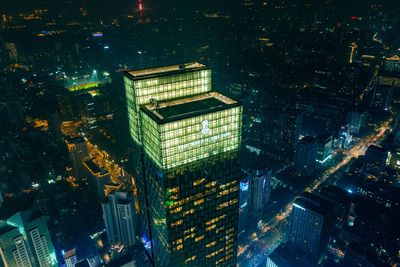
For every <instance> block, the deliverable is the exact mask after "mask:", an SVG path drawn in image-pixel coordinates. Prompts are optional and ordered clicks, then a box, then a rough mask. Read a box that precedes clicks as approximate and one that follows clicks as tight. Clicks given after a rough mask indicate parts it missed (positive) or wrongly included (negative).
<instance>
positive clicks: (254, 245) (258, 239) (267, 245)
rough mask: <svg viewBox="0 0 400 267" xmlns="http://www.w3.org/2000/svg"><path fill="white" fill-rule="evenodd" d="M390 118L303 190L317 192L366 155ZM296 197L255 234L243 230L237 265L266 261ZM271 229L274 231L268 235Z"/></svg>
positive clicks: (279, 238) (247, 266) (283, 232)
mask: <svg viewBox="0 0 400 267" xmlns="http://www.w3.org/2000/svg"><path fill="white" fill-rule="evenodd" d="M391 121H392V119H388V120H387V121H384V122H383V123H382V124H381V125H380V126H379V127H378V128H377V129H376V130H375V133H374V134H371V135H368V136H366V137H364V138H361V139H359V140H358V141H357V142H356V143H355V144H354V145H353V146H352V147H351V148H350V149H348V150H344V151H342V153H343V154H344V155H345V157H344V158H343V159H342V160H341V161H340V162H338V163H337V164H336V165H335V166H332V167H330V168H328V169H327V170H326V171H324V172H323V173H322V175H321V176H320V177H319V178H318V179H316V180H315V181H314V182H313V183H312V184H311V185H310V186H309V187H307V188H306V191H310V192H314V191H317V190H318V189H319V188H320V186H321V185H323V184H326V183H327V182H329V180H330V178H332V177H334V175H333V174H335V173H337V172H338V171H339V170H341V169H342V168H343V167H345V166H347V165H348V164H349V163H350V162H351V161H352V160H353V159H355V158H358V157H359V156H361V155H364V154H365V151H366V150H367V148H368V146H369V145H371V144H373V143H376V142H380V141H381V140H382V139H384V137H385V136H386V133H387V130H389V129H390V128H389V124H390V123H391ZM294 200H295V198H294V199H293V200H292V201H291V202H290V203H289V204H287V205H286V206H285V207H284V208H283V209H282V211H281V212H280V213H278V214H277V215H276V216H275V217H274V218H273V219H271V220H270V221H268V222H263V221H262V220H260V222H259V224H260V225H261V227H259V230H258V231H256V232H255V233H246V234H247V235H248V236H249V237H248V238H247V242H246V243H242V244H241V243H239V248H238V265H239V266H240V267H250V266H251V267H255V266H260V264H261V263H263V262H265V260H266V257H267V256H268V255H269V253H271V252H272V251H273V250H274V249H275V248H276V247H277V246H279V245H280V244H281V243H282V242H283V241H284V240H285V238H286V232H287V227H288V225H289V215H290V212H291V210H292V203H293V202H294ZM271 232H272V233H273V234H271Z"/></svg>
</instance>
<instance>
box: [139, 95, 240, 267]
mask: <svg viewBox="0 0 400 267" xmlns="http://www.w3.org/2000/svg"><path fill="white" fill-rule="evenodd" d="M241 112H242V108H241V105H240V104H239V103H238V102H237V101H234V100H232V99H230V98H227V97H225V96H223V95H221V94H218V93H215V92H211V93H205V94H200V95H197V96H193V97H187V98H183V99H179V100H171V101H167V102H163V103H160V104H157V105H154V104H147V105H144V106H142V109H141V120H142V123H143V125H142V127H143V131H142V134H143V149H144V152H145V160H144V161H145V166H146V167H145V169H146V177H145V179H146V181H147V183H148V186H147V200H148V207H147V208H148V210H149V213H150V214H149V216H150V217H149V218H150V229H149V233H150V234H149V236H152V237H153V239H152V243H153V246H154V248H153V249H154V251H153V252H154V254H155V258H154V261H155V265H156V266H181V265H184V264H190V265H194V266H221V265H223V266H233V265H235V262H236V235H237V224H238V221H237V220H238V217H237V214H238V206H239V203H238V198H239V179H238V178H236V176H237V175H238V164H237V152H238V149H239V146H240V139H241Z"/></svg>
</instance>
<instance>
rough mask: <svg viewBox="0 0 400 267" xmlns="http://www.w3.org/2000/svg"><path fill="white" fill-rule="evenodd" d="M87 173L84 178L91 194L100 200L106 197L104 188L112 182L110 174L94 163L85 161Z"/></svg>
mask: <svg viewBox="0 0 400 267" xmlns="http://www.w3.org/2000/svg"><path fill="white" fill-rule="evenodd" d="M83 166H84V167H85V172H84V173H83V176H82V178H83V179H87V183H88V186H89V192H91V193H92V195H94V196H96V197H97V198H99V199H102V198H103V197H104V196H105V190H104V186H105V185H106V184H108V183H109V182H110V173H109V172H108V171H107V169H106V168H100V167H99V166H98V165H97V164H96V163H95V162H94V161H92V160H85V161H83Z"/></svg>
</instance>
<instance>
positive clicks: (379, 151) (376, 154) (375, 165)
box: [364, 144, 388, 174]
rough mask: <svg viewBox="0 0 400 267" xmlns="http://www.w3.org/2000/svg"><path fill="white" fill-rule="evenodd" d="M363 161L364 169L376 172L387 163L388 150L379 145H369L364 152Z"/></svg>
mask: <svg viewBox="0 0 400 267" xmlns="http://www.w3.org/2000/svg"><path fill="white" fill-rule="evenodd" d="M364 162H365V169H366V171H368V172H371V173H375V174H378V173H380V172H381V171H382V170H383V169H384V168H385V166H386V165H387V164H388V152H387V150H386V149H384V148H383V147H381V146H378V145H374V144H373V145H370V146H369V147H368V148H367V151H366V152H365V157H364Z"/></svg>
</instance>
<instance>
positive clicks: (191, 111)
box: [141, 92, 240, 123]
mask: <svg viewBox="0 0 400 267" xmlns="http://www.w3.org/2000/svg"><path fill="white" fill-rule="evenodd" d="M239 105H240V104H239V102H237V101H236V100H233V99H230V98H228V97H226V96H223V95H221V94H219V93H216V92H211V93H205V94H200V95H196V96H191V97H186V98H182V99H178V100H172V101H167V102H161V103H157V104H146V105H142V106H141V108H142V110H143V111H144V112H145V113H146V114H148V115H149V116H150V117H151V118H153V119H155V120H156V121H157V122H158V123H165V122H170V121H176V120H180V119H184V118H188V117H194V116H198V115H201V114H206V113H211V112H215V111H219V110H224V109H228V108H232V107H235V106H239Z"/></svg>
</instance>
